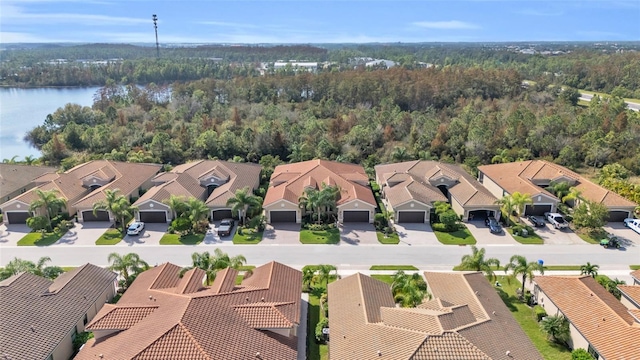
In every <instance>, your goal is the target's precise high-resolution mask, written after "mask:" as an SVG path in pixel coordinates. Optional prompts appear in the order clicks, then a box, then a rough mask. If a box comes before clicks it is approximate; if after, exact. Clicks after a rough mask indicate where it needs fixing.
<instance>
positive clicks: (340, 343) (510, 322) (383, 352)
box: [329, 273, 542, 359]
mask: <svg viewBox="0 0 640 360" xmlns="http://www.w3.org/2000/svg"><path fill="white" fill-rule="evenodd" d="M442 275H443V276H442ZM425 276H426V277H427V282H428V285H429V288H430V290H431V291H432V293H433V294H434V295H435V296H440V295H441V296H442V297H436V298H435V299H433V300H430V301H427V302H425V303H423V304H421V305H420V306H419V307H417V308H396V307H395V303H394V301H393V298H392V297H391V289H390V287H389V285H387V284H385V283H383V282H381V281H378V280H375V279H372V278H370V277H368V276H365V275H362V274H355V275H352V276H349V277H346V278H343V279H341V280H339V281H336V282H334V283H331V284H329V308H330V309H331V310H330V316H329V327H330V329H331V345H330V346H329V356H330V358H337V359H508V357H507V356H506V355H505V354H506V351H507V350H509V351H510V353H511V354H512V355H513V356H514V358H516V359H542V356H541V355H540V354H539V353H538V351H537V350H536V349H535V347H534V346H533V344H532V343H531V341H530V340H529V338H528V337H527V336H526V335H525V334H524V332H523V331H522V329H520V327H519V325H518V323H517V322H516V321H515V320H514V319H513V317H512V316H511V313H510V312H509V310H508V309H507V308H506V306H505V305H504V303H503V302H502V300H501V299H500V297H499V296H498V295H497V293H496V292H495V290H494V289H493V288H492V287H491V285H490V284H489V283H488V281H487V280H486V279H484V277H483V276H482V274H480V273H469V274H441V273H425ZM485 299H486V300H485ZM496 302H497V303H496ZM485 308H486V309H490V310H491V311H492V313H491V315H489V314H487V311H486V310H485ZM474 311H475V313H474ZM494 312H495V314H494Z"/></svg>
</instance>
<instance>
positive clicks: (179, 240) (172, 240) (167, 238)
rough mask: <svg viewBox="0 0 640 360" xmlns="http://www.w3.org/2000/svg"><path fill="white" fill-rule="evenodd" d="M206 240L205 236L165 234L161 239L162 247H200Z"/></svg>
mask: <svg viewBox="0 0 640 360" xmlns="http://www.w3.org/2000/svg"><path fill="white" fill-rule="evenodd" d="M202 240H204V234H189V235H184V236H180V235H178V234H164V236H162V239H160V245H198V244H200V243H201V242H202Z"/></svg>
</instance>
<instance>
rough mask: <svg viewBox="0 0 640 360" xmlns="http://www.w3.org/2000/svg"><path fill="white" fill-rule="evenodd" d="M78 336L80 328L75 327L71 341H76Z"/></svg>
mask: <svg viewBox="0 0 640 360" xmlns="http://www.w3.org/2000/svg"><path fill="white" fill-rule="evenodd" d="M76 336H78V328H77V327H76V326H74V327H73V334H71V341H75V340H76Z"/></svg>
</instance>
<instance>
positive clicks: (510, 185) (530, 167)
mask: <svg viewBox="0 0 640 360" xmlns="http://www.w3.org/2000/svg"><path fill="white" fill-rule="evenodd" d="M478 170H479V171H481V172H482V173H483V174H484V175H485V176H487V177H489V178H490V179H491V180H493V181H494V182H495V183H496V184H498V185H499V186H500V187H502V188H503V189H504V190H505V191H507V192H508V193H510V194H512V193H514V192H516V191H518V192H520V193H523V194H525V193H526V194H529V195H532V196H533V195H536V194H540V193H542V194H545V195H547V196H550V197H553V198H556V196H555V195H553V194H551V193H550V192H548V191H546V190H544V189H543V188H542V187H540V186H537V185H536V183H539V184H545V185H547V184H549V183H550V182H551V181H554V180H559V179H563V178H568V179H572V180H574V181H575V182H574V183H573V184H572V185H573V186H575V187H576V189H578V190H580V192H581V193H582V196H584V197H585V198H586V199H588V200H591V201H595V202H598V203H602V204H604V205H606V206H608V207H629V208H632V207H634V206H636V204H635V203H633V202H632V201H629V200H627V199H625V198H623V197H622V196H620V195H618V194H616V193H614V192H613V191H610V190H607V189H605V188H603V187H601V186H600V185H597V184H595V183H593V182H591V181H590V180H588V179H586V178H584V177H582V176H580V175H579V174H577V173H575V172H573V171H571V170H569V169H567V168H565V167H563V166H560V165H558V164H554V163H551V162H548V161H544V160H527V161H518V162H512V163H505V164H493V165H483V166H479V167H478ZM556 199H557V198H556Z"/></svg>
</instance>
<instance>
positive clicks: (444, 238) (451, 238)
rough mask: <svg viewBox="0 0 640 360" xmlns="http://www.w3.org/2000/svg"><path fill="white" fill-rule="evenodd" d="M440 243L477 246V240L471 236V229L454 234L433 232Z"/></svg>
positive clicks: (454, 232)
mask: <svg viewBox="0 0 640 360" xmlns="http://www.w3.org/2000/svg"><path fill="white" fill-rule="evenodd" d="M433 233H434V234H436V237H437V238H438V241H440V242H441V243H443V244H445V245H475V243H476V238H474V237H473V235H471V232H469V229H467V228H464V229H461V230H457V231H453V232H442V231H436V230H434V231H433Z"/></svg>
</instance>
